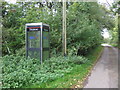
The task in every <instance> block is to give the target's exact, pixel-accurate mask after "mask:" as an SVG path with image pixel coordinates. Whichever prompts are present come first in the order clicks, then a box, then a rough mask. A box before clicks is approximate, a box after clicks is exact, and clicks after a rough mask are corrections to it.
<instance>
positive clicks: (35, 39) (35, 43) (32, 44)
mask: <svg viewBox="0 0 120 90" xmlns="http://www.w3.org/2000/svg"><path fill="white" fill-rule="evenodd" d="M28 48H40V31H31V32H28Z"/></svg>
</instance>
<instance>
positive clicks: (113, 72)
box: [84, 44, 118, 88]
mask: <svg viewBox="0 0 120 90" xmlns="http://www.w3.org/2000/svg"><path fill="white" fill-rule="evenodd" d="M103 46H104V50H103V53H102V55H101V57H100V58H99V60H98V62H97V63H96V65H95V66H94V68H93V70H92V72H91V75H90V76H89V77H88V79H87V80H86V81H85V85H84V88H118V49H117V48H114V47H112V46H110V45H107V44H103Z"/></svg>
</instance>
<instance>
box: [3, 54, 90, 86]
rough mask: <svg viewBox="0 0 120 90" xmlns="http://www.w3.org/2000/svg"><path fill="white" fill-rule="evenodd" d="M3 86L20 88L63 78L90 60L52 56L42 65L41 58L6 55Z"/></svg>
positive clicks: (79, 57)
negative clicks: (74, 68)
mask: <svg viewBox="0 0 120 90" xmlns="http://www.w3.org/2000/svg"><path fill="white" fill-rule="evenodd" d="M2 59H3V66H2V68H3V72H2V73H3V79H2V82H3V88H18V87H23V86H27V85H28V86H29V85H33V84H39V85H40V84H42V83H46V82H47V81H53V80H55V79H56V78H62V77H64V75H65V74H67V73H70V71H71V70H73V67H76V66H81V64H84V63H86V62H88V59H86V58H85V57H82V56H68V57H61V56H59V57H52V58H50V59H49V60H46V61H44V63H43V64H42V65H40V63H39V60H35V59H30V58H28V59H25V57H21V56H14V55H10V56H4V57H3V58H2Z"/></svg>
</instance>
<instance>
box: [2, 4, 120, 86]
mask: <svg viewBox="0 0 120 90" xmlns="http://www.w3.org/2000/svg"><path fill="white" fill-rule="evenodd" d="M66 4H67V10H66V12H67V55H68V56H66V57H63V56H61V55H62V54H61V53H62V2H46V3H43V2H17V3H16V4H9V3H7V2H2V24H3V27H2V34H3V36H2V38H3V41H2V54H3V57H2V62H3V65H2V69H3V79H2V84H3V88H18V87H22V88H24V87H27V88H37V87H39V88H54V87H59V88H60V87H74V85H75V84H77V83H81V82H82V81H83V80H84V78H85V77H86V76H87V75H88V73H89V70H90V69H91V67H92V65H94V62H95V61H96V60H97V57H98V56H99V53H100V52H101V49H102V47H98V46H99V45H100V44H101V43H102V42H103V37H102V35H101V32H102V30H103V29H104V28H107V29H108V30H111V33H112V36H113V37H114V36H115V37H114V38H113V39H112V40H113V41H111V42H113V43H120V42H117V40H118V38H116V37H117V36H116V35H118V31H117V24H116V25H114V22H115V20H114V17H113V15H111V14H110V11H109V10H107V9H106V8H105V7H103V6H101V5H99V4H98V3H97V2H90V3H88V2H67V3H66ZM38 22H43V23H47V24H49V25H50V54H51V58H50V59H48V60H45V61H44V62H43V64H42V65H40V62H39V60H36V59H30V58H27V59H26V58H25V24H26V23H38ZM113 28H114V29H113ZM79 85H80V87H82V84H79Z"/></svg>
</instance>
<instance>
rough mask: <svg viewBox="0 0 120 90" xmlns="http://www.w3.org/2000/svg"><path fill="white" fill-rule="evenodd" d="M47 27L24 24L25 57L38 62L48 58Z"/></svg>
mask: <svg viewBox="0 0 120 90" xmlns="http://www.w3.org/2000/svg"><path fill="white" fill-rule="evenodd" d="M49 30H50V29H49V25H47V24H44V23H27V24H26V56H27V57H30V58H36V59H39V60H40V63H41V64H42V62H43V60H45V59H47V58H49V57H50V41H49V40H50V39H49Z"/></svg>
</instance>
